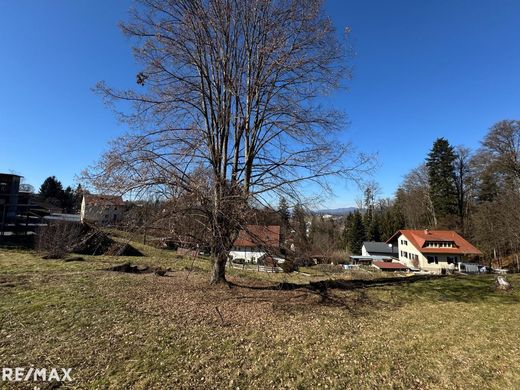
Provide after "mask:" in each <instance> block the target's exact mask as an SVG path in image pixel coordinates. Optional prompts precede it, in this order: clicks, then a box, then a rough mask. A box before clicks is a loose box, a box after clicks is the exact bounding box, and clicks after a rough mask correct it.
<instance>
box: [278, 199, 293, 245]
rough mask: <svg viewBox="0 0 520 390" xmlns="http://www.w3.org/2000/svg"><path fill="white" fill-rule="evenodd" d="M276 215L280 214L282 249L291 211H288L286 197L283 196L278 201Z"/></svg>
mask: <svg viewBox="0 0 520 390" xmlns="http://www.w3.org/2000/svg"><path fill="white" fill-rule="evenodd" d="M278 215H279V216H280V243H281V247H282V249H283V250H285V240H286V238H287V230H288V228H289V219H290V218H291V213H290V212H289V204H288V203H287V199H285V198H284V197H283V196H282V197H281V198H280V202H279V203H278Z"/></svg>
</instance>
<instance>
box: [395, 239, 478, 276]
mask: <svg viewBox="0 0 520 390" xmlns="http://www.w3.org/2000/svg"><path fill="white" fill-rule="evenodd" d="M387 244H393V245H397V247H398V250H399V261H400V262H401V263H403V264H405V265H406V266H408V267H410V268H412V269H420V270H424V271H429V272H433V273H442V272H446V271H453V270H455V269H458V264H459V263H460V262H462V261H466V260H468V259H471V258H474V257H476V256H480V255H482V252H480V251H479V250H478V249H477V248H475V247H474V246H473V245H471V244H470V243H469V242H468V241H466V240H465V239H464V238H462V237H461V236H460V235H459V234H457V233H456V232H454V231H451V230H428V229H426V230H398V231H397V232H396V233H395V234H394V235H393V236H392V237H390V239H389V240H388V241H387Z"/></svg>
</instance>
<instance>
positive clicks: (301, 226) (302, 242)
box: [292, 203, 309, 254]
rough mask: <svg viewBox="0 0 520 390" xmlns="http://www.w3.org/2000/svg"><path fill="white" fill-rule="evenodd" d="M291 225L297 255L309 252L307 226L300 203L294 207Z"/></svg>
mask: <svg viewBox="0 0 520 390" xmlns="http://www.w3.org/2000/svg"><path fill="white" fill-rule="evenodd" d="M292 225H293V229H294V232H295V233H294V244H295V246H296V251H297V252H298V253H299V254H304V253H306V252H307V251H308V250H309V239H308V238H307V224H306V222H305V210H304V208H303V206H302V205H301V204H300V203H297V204H296V206H294V210H293V215H292Z"/></svg>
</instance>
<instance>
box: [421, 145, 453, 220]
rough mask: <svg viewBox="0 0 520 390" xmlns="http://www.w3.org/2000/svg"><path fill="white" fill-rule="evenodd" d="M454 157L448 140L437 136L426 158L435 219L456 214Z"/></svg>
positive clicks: (447, 217)
mask: <svg viewBox="0 0 520 390" xmlns="http://www.w3.org/2000/svg"><path fill="white" fill-rule="evenodd" d="M455 158H456V156H455V152H454V150H453V147H452V146H451V145H450V144H449V142H448V141H447V140H446V139H444V138H438V139H437V140H436V141H435V142H434V144H433V147H432V150H431V151H430V153H429V154H428V158H427V159H426V166H427V168H428V184H429V191H430V198H431V201H432V204H433V210H434V212H435V217H436V219H437V220H439V219H443V220H446V219H449V218H450V217H453V216H456V215H457V188H456V186H455V167H454V162H455Z"/></svg>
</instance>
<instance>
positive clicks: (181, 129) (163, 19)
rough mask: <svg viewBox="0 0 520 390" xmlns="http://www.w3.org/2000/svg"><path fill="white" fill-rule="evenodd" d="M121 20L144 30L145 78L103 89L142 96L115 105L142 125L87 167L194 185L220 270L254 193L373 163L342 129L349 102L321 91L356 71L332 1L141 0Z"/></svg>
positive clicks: (112, 182) (137, 35)
mask: <svg viewBox="0 0 520 390" xmlns="http://www.w3.org/2000/svg"><path fill="white" fill-rule="evenodd" d="M122 29H123V31H124V33H125V34H126V35H128V36H129V37H131V38H133V39H134V40H135V47H134V54H135V57H136V59H137V61H138V62H139V63H140V64H141V65H142V71H141V72H139V74H138V75H137V84H139V86H137V87H136V88H135V89H133V90H123V91H121V90H116V89H113V88H111V87H109V86H107V85H106V84H105V83H99V84H98V87H97V89H98V91H99V92H100V93H102V94H103V95H104V97H105V98H106V99H107V102H108V103H110V104H113V103H117V102H131V107H132V109H131V110H126V111H125V110H122V109H121V108H120V107H121V106H118V105H113V107H114V108H115V109H116V111H118V112H119V114H120V115H121V119H122V120H124V121H126V122H127V123H129V124H130V125H131V128H132V131H131V132H130V133H129V134H127V135H125V136H123V137H121V138H119V139H117V140H115V141H114V142H113V143H112V147H111V149H110V150H109V151H108V152H107V153H106V154H104V155H103V156H102V158H101V159H100V161H99V163H98V164H96V166H94V167H92V168H90V169H89V170H88V171H87V173H86V176H87V177H88V179H90V181H91V183H93V184H94V185H95V186H96V187H98V188H102V189H104V190H107V189H110V190H112V191H118V192H121V193H125V192H130V191H132V192H134V193H135V192H140V193H143V192H146V191H149V190H150V189H152V188H153V189H155V190H161V191H162V192H163V194H164V195H165V197H167V198H171V199H175V198H176V197H179V196H184V197H185V196H186V194H191V195H190V197H191V198H192V199H196V201H194V202H192V203H191V205H190V208H189V209H190V210H191V211H193V212H196V213H199V214H203V215H204V218H202V219H200V220H201V221H204V226H203V227H202V226H201V229H205V231H207V234H208V236H209V237H210V240H209V241H210V247H211V251H212V256H213V260H214V268H213V273H212V282H214V283H216V282H221V281H225V265H226V261H227V254H228V251H229V249H230V248H231V246H232V243H233V241H234V238H235V237H236V235H237V232H238V231H239V229H240V228H241V227H243V226H242V224H243V218H242V217H243V213H244V212H245V210H247V209H250V207H251V204H252V203H254V202H263V203H269V202H272V201H273V200H274V199H275V198H277V196H279V195H281V194H283V195H285V196H288V197H292V198H297V197H299V196H300V195H301V192H299V185H300V184H301V183H302V182H305V181H309V180H310V181H313V182H314V183H317V184H319V185H320V186H325V187H326V184H327V180H326V179H327V178H328V177H330V176H332V175H337V176H341V177H344V178H350V179H352V178H353V177H354V176H355V175H356V174H359V173H360V172H361V171H362V170H363V169H365V168H366V167H367V163H368V162H369V161H370V160H369V159H368V158H366V157H365V156H361V155H357V154H356V155H355V154H354V153H353V152H352V148H351V146H350V145H349V144H348V143H345V142H342V140H341V139H340V138H341V137H340V136H339V134H340V130H342V128H343V127H344V121H343V117H342V115H341V113H339V112H338V111H335V110H333V109H330V108H326V107H325V106H323V105H322V104H320V102H323V100H320V99H318V98H319V97H320V96H323V95H326V94H328V93H330V92H332V91H334V90H336V89H337V88H340V87H341V86H342V83H343V81H344V80H345V79H346V78H348V76H349V68H348V66H347V65H346V61H345V60H346V58H347V57H348V50H346V49H347V46H346V45H345V44H344V43H342V42H341V40H338V38H337V33H336V31H335V30H334V28H333V25H332V23H331V21H330V19H328V18H327V17H325V15H324V14H323V4H322V1H319V0H140V1H138V3H137V5H136V7H135V9H134V10H133V11H132V13H131V19H130V21H129V22H127V23H123V24H122ZM347 30H348V29H347ZM347 32H348V31H347ZM123 107H127V108H128V104H123ZM354 156H356V157H354ZM348 157H351V158H348ZM201 174H204V175H207V176H206V178H205V179H204V180H201V178H200V175H201Z"/></svg>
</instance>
